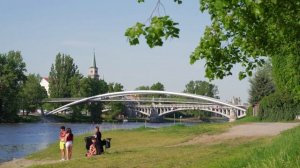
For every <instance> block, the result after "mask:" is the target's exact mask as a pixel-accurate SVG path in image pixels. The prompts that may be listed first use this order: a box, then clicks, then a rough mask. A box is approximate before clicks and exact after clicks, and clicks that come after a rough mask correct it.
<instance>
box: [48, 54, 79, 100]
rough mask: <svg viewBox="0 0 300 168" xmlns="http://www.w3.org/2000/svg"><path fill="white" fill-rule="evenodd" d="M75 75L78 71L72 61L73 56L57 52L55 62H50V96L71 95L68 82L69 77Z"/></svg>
mask: <svg viewBox="0 0 300 168" xmlns="http://www.w3.org/2000/svg"><path fill="white" fill-rule="evenodd" d="M76 76H79V71H78V68H77V65H75V63H74V62H73V58H72V57H71V56H69V55H65V54H60V53H58V54H57V55H56V59H55V64H52V66H51V71H50V73H49V92H50V97H53V98H59V97H63V98H64V97H71V95H72V94H71V87H70V83H71V79H72V78H73V77H76ZM73 80H74V79H73ZM73 82H74V81H73ZM73 94H74V93H73Z"/></svg>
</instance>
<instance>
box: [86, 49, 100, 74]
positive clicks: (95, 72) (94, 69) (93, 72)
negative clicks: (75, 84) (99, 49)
mask: <svg viewBox="0 0 300 168" xmlns="http://www.w3.org/2000/svg"><path fill="white" fill-rule="evenodd" d="M88 77H89V78H93V79H99V75H98V68H97V66H96V58H95V51H94V62H93V66H91V67H90V68H89V72H88Z"/></svg>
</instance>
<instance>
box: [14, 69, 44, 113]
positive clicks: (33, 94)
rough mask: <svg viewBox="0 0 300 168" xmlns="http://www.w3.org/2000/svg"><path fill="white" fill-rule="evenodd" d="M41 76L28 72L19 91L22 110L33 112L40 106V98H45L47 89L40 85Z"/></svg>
mask: <svg viewBox="0 0 300 168" xmlns="http://www.w3.org/2000/svg"><path fill="white" fill-rule="evenodd" d="M40 82H41V77H40V76H39V75H34V74H29V75H28V76H27V80H26V81H25V83H24V85H23V86H22V90H21V92H20V94H19V95H20V97H21V105H22V108H23V110H26V112H27V115H28V114H29V112H34V111H35V110H37V109H38V108H40V107H41V106H42V100H43V99H44V98H47V96H48V95H47V91H46V89H45V88H44V87H42V86H41V85H40Z"/></svg>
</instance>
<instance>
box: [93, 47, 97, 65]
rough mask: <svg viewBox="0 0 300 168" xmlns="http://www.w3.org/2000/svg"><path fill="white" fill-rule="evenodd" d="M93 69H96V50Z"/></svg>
mask: <svg viewBox="0 0 300 168" xmlns="http://www.w3.org/2000/svg"><path fill="white" fill-rule="evenodd" d="M93 67H94V68H96V67H97V66H96V56H95V49H94V62H93Z"/></svg>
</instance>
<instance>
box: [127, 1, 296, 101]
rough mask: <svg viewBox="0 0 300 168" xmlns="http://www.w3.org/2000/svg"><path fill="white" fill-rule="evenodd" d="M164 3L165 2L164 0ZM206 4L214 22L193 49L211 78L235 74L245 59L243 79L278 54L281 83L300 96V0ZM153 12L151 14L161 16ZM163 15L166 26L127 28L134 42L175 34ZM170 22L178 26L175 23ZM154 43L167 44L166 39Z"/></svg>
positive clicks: (274, 60)
mask: <svg viewBox="0 0 300 168" xmlns="http://www.w3.org/2000/svg"><path fill="white" fill-rule="evenodd" d="M174 1H175V2H177V3H178V4H180V3H181V2H180V3H179V2H178V1H177V0H174ZM138 2H139V3H140V2H144V0H138ZM158 4H161V2H160V0H158ZM157 6H159V5H156V7H155V9H154V10H153V11H157V10H159V8H157ZM200 10H201V12H207V13H209V14H210V16H211V25H210V26H207V27H206V29H205V32H204V35H203V37H202V38H201V39H200V42H199V44H198V46H197V47H196V48H195V50H194V52H192V54H191V56H190V63H191V64H194V63H195V62H196V61H198V60H200V59H204V60H206V64H205V69H206V70H205V76H206V77H207V78H209V79H216V78H219V79H222V78H224V77H225V76H227V75H232V72H231V71H232V68H233V66H234V65H235V64H240V65H241V66H242V67H244V70H243V71H241V72H240V73H239V78H240V79H243V78H245V77H246V76H247V75H249V76H251V75H252V71H253V70H254V69H255V68H256V67H260V66H262V65H263V64H264V62H265V58H264V57H268V58H272V64H273V65H274V66H273V71H274V72H275V82H276V85H277V86H278V87H280V88H281V89H287V90H288V92H291V93H293V94H296V95H298V96H299V97H300V84H299V83H300V82H299V81H300V75H299V72H300V71H299V66H298V65H299V64H300V59H299V53H300V48H299V41H300V36H299V34H300V29H299V27H300V23H299V20H300V3H299V2H298V1H294V0H287V1H277V0H269V1H261V0H258V1H254V0H236V1H228V0H218V1H215V0H201V1H200ZM153 13H154V12H152V14H153ZM158 13H159V12H158ZM152 14H151V16H150V18H155V16H153V15H152ZM160 20H161V21H160V22H162V23H160V24H159V25H160V26H156V24H155V23H152V22H151V23H150V26H148V27H146V28H144V27H145V26H144V25H143V24H142V25H141V24H136V25H135V26H133V27H131V28H129V29H127V31H126V33H125V36H127V38H128V39H129V42H130V44H131V45H135V44H138V43H139V41H138V40H137V39H136V38H139V37H140V36H145V38H146V40H147V43H148V45H149V46H150V47H153V45H152V43H150V44H151V45H150V44H149V42H148V40H149V41H156V40H159V39H161V38H168V37H169V36H170V35H169V34H168V33H164V31H163V32H161V30H164V25H166V24H165V23H164V21H162V20H163V19H160ZM169 26H170V27H171V28H176V27H175V26H176V25H174V24H169ZM152 27H157V30H156V33H153V34H155V35H153V36H149V34H150V33H149V32H148V31H149V30H148V29H151V28H152ZM171 28H168V30H169V29H171ZM154 44H155V46H161V45H162V44H161V42H160V43H157V44H156V43H154ZM275 64H276V65H275ZM284 67H289V69H288V68H284ZM283 74H285V76H283ZM295 74H296V75H295ZM283 84H285V86H284V85H283Z"/></svg>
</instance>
